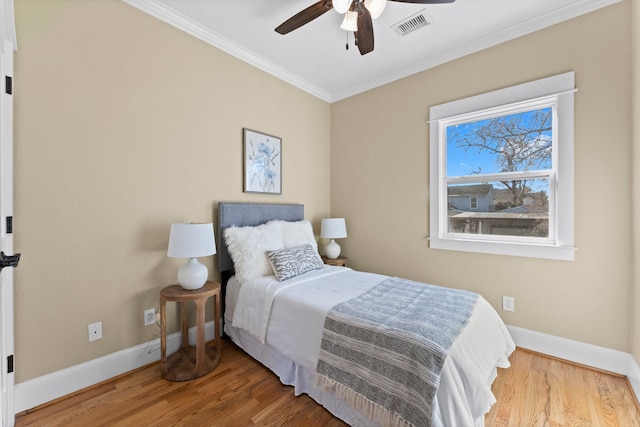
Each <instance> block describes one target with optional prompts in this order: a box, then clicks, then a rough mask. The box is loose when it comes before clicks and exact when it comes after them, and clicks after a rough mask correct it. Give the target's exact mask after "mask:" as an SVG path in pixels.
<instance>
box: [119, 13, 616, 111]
mask: <svg viewBox="0 0 640 427" xmlns="http://www.w3.org/2000/svg"><path fill="white" fill-rule="evenodd" d="M123 1H124V2H125V3H127V4H129V5H131V6H133V7H136V8H138V9H140V10H142V11H143V12H146V13H148V14H149V15H151V16H154V17H156V18H157V19H160V20H162V21H164V22H166V23H168V24H170V25H173V26H174V27H176V28H178V29H181V30H183V31H185V32H186V33H188V34H191V35H192V36H194V37H197V38H199V39H200V40H203V41H204V42H206V43H209V44H211V45H212V46H215V47H217V48H218V49H220V50H222V51H224V52H226V53H228V54H230V55H232V56H235V57H236V58H238V59H240V60H242V61H245V62H247V63H249V64H251V65H253V66H255V67H256V68H259V69H261V70H263V71H265V72H267V73H269V74H271V75H273V76H275V77H277V78H279V79H281V80H284V81H285V82H287V83H290V84H292V85H293V86H295V87H297V88H299V89H302V90H304V91H305V92H308V93H310V94H311V95H313V96H316V97H317V98H320V99H322V100H323V101H326V102H335V101H339V100H342V99H345V98H348V97H350V96H353V95H357V94H359V93H362V92H364V91H367V90H370V89H373V88H376V87H378V86H382V85H384V84H387V83H391V82H393V81H395V80H399V79H402V78H404V77H408V76H410V75H412V74H416V73H419V72H421V71H424V70H427V69H429V68H433V67H436V66H438V65H441V64H444V63H446V62H449V61H452V60H454V59H458V58H461V57H463V56H466V55H469V54H472V53H475V52H478V51H481V50H483V49H487V48H489V47H491V46H495V45H497V44H500V43H503V42H506V41H509V40H512V39H514V38H517V37H521V36H523V35H525V34H529V33H532V32H535V31H539V30H541V29H543V28H546V27H549V26H551V25H555V24H558V23H560V22H563V21H566V20H568V19H572V18H576V17H578V16H581V15H584V14H586V13H589V12H593V11H595V10H598V9H601V8H603V7H606V6H610V5H612V4H615V3H618V2H620V1H622V0H582V1H578V2H575V3H572V4H570V5H567V6H563V7H559V8H557V9H555V10H553V11H549V12H547V13H545V14H543V15H540V16H537V17H535V18H533V19H529V20H527V21H524V22H521V23H518V24H515V25H512V26H510V27H507V28H502V29H500V30H498V31H495V32H494V33H492V34H490V35H487V36H485V37H480V38H478V39H476V40H473V41H472V42H469V43H463V44H460V45H455V46H450V47H449V48H447V49H446V50H443V51H442V52H440V53H438V54H435V55H432V56H430V57H429V58H426V59H424V60H421V61H417V62H415V63H413V64H411V65H409V66H407V67H403V68H399V69H397V70H395V71H393V72H391V73H387V74H385V75H383V76H380V77H378V78H375V79H371V80H367V81H365V82H362V83H361V84H359V85H356V86H352V87H350V88H349V89H347V90H345V91H342V92H336V93H329V92H328V91H326V90H324V89H322V88H320V87H318V86H316V85H314V84H312V83H310V82H308V81H306V80H305V79H303V78H301V77H300V76H298V75H296V74H293V73H291V72H289V71H287V70H285V69H283V68H282V67H280V66H278V65H276V64H274V63H272V62H270V61H267V60H266V59H264V58H263V57H260V56H258V55H256V54H255V53H253V52H251V51H249V50H247V49H245V48H243V47H241V46H239V45H237V44H235V43H234V42H233V41H232V40H229V39H226V38H225V37H222V36H221V35H220V34H217V33H215V32H213V31H211V30H210V29H208V28H205V27H203V26H202V25H200V24H198V23H197V22H195V21H193V20H191V19H189V18H186V17H185V16H182V15H181V14H179V13H177V12H176V11H174V10H173V9H170V8H168V7H166V6H163V5H159V4H158V3H156V2H154V1H153V0H123Z"/></svg>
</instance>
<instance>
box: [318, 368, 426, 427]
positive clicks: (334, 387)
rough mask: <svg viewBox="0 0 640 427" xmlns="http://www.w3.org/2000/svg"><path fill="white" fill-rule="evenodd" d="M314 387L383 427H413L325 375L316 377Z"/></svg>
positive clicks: (398, 416)
mask: <svg viewBox="0 0 640 427" xmlns="http://www.w3.org/2000/svg"><path fill="white" fill-rule="evenodd" d="M316 385H317V386H318V387H319V388H321V389H323V390H325V391H332V392H333V393H334V394H335V395H336V396H337V397H338V398H339V399H340V400H342V401H344V402H346V403H347V404H348V405H349V406H351V407H353V408H355V409H356V410H358V411H360V412H361V413H362V414H363V415H365V416H366V417H368V418H370V419H372V420H375V421H378V422H380V424H381V425H383V426H384V427H414V426H413V424H412V423H410V422H408V421H406V420H405V419H404V418H402V417H401V416H400V415H398V414H397V413H395V412H392V411H389V410H387V409H385V408H384V407H382V406H380V405H378V404H377V403H375V402H372V401H371V400H369V399H367V398H366V397H364V396H363V395H361V394H360V393H356V392H355V391H353V390H351V389H350V388H349V387H346V386H344V385H342V384H340V383H338V382H336V381H333V380H332V379H330V378H329V377H327V376H325V375H321V374H317V375H316Z"/></svg>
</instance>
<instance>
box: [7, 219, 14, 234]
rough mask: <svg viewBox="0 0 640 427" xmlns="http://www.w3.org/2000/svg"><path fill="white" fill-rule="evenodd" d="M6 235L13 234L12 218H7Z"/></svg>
mask: <svg viewBox="0 0 640 427" xmlns="http://www.w3.org/2000/svg"><path fill="white" fill-rule="evenodd" d="M6 225H7V234H12V233H13V217H12V216H8V217H7V223H6Z"/></svg>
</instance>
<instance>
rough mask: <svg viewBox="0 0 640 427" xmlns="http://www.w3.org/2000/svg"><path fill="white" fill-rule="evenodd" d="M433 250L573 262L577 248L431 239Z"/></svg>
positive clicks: (430, 245)
mask: <svg viewBox="0 0 640 427" xmlns="http://www.w3.org/2000/svg"><path fill="white" fill-rule="evenodd" d="M429 247H430V248H431V249H444V250H450V251H462V252H477V253H483V254H493V255H510V256H520V257H529V258H543V259H552V260H558V261H573V260H574V259H575V251H576V248H575V247H573V246H558V245H535V244H529V243H501V242H488V241H470V240H456V239H440V238H434V237H430V238H429Z"/></svg>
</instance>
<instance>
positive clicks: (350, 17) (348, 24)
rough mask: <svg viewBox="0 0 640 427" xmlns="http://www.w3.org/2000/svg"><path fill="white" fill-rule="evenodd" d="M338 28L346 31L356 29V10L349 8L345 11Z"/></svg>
mask: <svg viewBox="0 0 640 427" xmlns="http://www.w3.org/2000/svg"><path fill="white" fill-rule="evenodd" d="M340 28H342V29H343V30H347V31H358V12H355V11H353V10H350V11H348V12H347V13H345V15H344V20H343V21H342V24H340Z"/></svg>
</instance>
